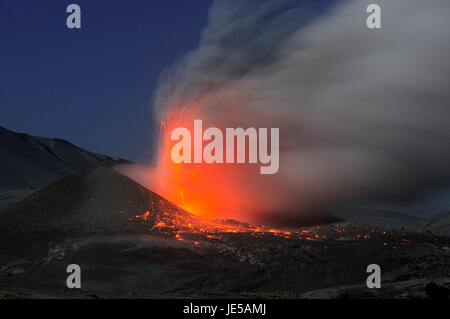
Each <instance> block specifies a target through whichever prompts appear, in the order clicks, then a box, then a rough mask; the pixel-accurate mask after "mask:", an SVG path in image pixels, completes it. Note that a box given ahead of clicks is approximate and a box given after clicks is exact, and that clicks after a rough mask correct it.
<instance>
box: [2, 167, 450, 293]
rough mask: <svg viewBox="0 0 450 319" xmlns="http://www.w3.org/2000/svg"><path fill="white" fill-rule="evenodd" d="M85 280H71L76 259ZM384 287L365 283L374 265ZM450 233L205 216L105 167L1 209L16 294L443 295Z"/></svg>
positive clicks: (6, 289)
mask: <svg viewBox="0 0 450 319" xmlns="http://www.w3.org/2000/svg"><path fill="white" fill-rule="evenodd" d="M72 263H75V264H78V265H80V267H81V269H82V288H81V289H79V290H76V289H74V290H70V289H68V288H66V276H67V274H66V267H67V265H69V264H72ZM372 263H376V264H379V265H380V266H381V269H382V283H383V285H382V288H381V289H379V290H376V291H374V290H369V289H368V288H367V287H366V286H365V282H366V279H367V276H368V274H367V273H366V267H367V265H369V264H372ZM449 265H450V238H449V237H446V236H439V235H435V234H433V233H430V232H411V231H408V230H400V229H396V230H394V229H386V228H384V227H375V226H368V225H361V224H358V223H355V222H349V221H346V222H338V223H332V224H326V225H320V226H314V227H307V228H299V229H297V230H295V231H292V230H290V231H287V230H280V229H270V228H268V227H264V226H252V225H248V224H245V223H240V222H237V221H231V220H226V221H205V220H201V219H200V218H197V217H196V216H194V215H192V214H190V213H188V212H186V211H183V210H182V209H180V208H178V207H176V206H175V205H173V204H171V203H170V202H168V201H166V200H165V199H164V198H162V197H160V196H159V195H157V194H155V193H153V192H151V191H150V190H148V189H145V188H144V187H142V186H140V185H139V184H136V183H135V182H133V181H132V180H130V179H129V178H127V177H125V176H123V175H120V174H119V173H117V172H116V171H114V170H113V169H107V168H99V169H95V170H93V171H90V172H85V173H80V174H76V175H73V176H69V177H66V178H63V179H61V180H59V181H58V182H56V183H53V184H51V185H50V186H48V187H46V188H43V189H42V190H39V191H37V192H35V193H34V194H33V195H31V196H30V197H28V198H26V199H25V200H23V201H21V202H19V203H16V204H13V205H11V206H9V207H7V208H6V209H3V210H2V211H0V296H2V297H4V298H22V297H23V298H48V297H57V298H72V297H77V298H116V297H124V298H150V297H151V298H153V297H163V298H169V297H171V298H174V297H175V298H185V297H212V298H223V297H238V298H254V297H256V298H347V297H348V298H442V297H448V292H449V289H448V278H450V266H449Z"/></svg>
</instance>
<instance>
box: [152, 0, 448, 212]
mask: <svg viewBox="0 0 450 319" xmlns="http://www.w3.org/2000/svg"><path fill="white" fill-rule="evenodd" d="M314 3H316V4H314ZM369 3H371V2H369V1H360V0H358V1H356V0H355V1H338V2H335V3H334V4H333V6H329V7H327V8H322V7H320V6H319V5H318V4H317V1H278V0H277V1H264V2H261V1H221V0H219V1H216V2H215V3H214V4H213V6H212V7H211V9H210V12H209V18H208V25H207V27H206V28H205V29H204V30H203V33H202V35H201V40H200V44H199V47H198V48H197V49H196V50H194V51H192V52H191V53H189V54H188V55H187V56H186V57H185V58H184V59H183V60H182V61H179V62H178V63H177V64H176V65H174V66H173V67H172V68H171V69H170V70H168V71H167V73H166V74H164V75H163V76H162V77H161V81H160V86H159V88H158V90H157V92H156V98H155V112H156V114H157V117H158V118H159V119H164V114H166V113H167V112H171V111H173V110H174V109H175V110H176V109H177V108H180V107H183V108H189V107H190V103H191V102H192V101H199V100H201V103H200V113H199V114H201V116H202V118H203V120H204V121H205V120H209V121H211V122H212V123H220V124H221V125H224V126H227V127H249V126H252V127H279V128H280V171H279V173H278V174H277V175H276V176H273V177H261V176H258V177H255V176H253V175H251V176H250V174H249V175H248V176H246V175H245V173H244V174H243V177H242V178H240V179H239V180H238V181H236V183H237V184H239V185H240V186H241V187H240V188H239V189H240V190H241V191H242V192H244V193H243V195H242V197H243V198H246V196H245V194H246V193H245V192H246V191H245V189H247V190H248V192H252V193H255V194H258V195H257V196H256V198H257V201H258V203H257V204H256V203H255V206H259V207H260V206H261V203H263V204H264V207H266V208H267V210H278V211H296V212H298V211H301V210H298V209H297V208H298V207H301V208H308V209H310V208H313V207H323V206H326V205H328V204H337V203H348V202H368V201H370V202H373V201H383V202H386V201H391V200H400V199H405V198H409V197H411V196H414V195H417V194H418V193H420V192H422V191H424V190H429V189H432V188H434V187H438V186H440V185H442V184H445V183H448V182H449V181H450V166H449V164H448V163H450V132H449V127H450V107H449V97H450V90H449V89H448V88H449V84H450V62H449V59H448V54H449V52H450V42H449V41H448V30H449V29H450V20H449V19H448V12H449V10H450V2H448V0H432V1H427V2H426V3H425V2H423V1H420V0H395V1H387V0H379V1H377V3H378V4H379V5H380V7H381V8H382V13H381V19H382V28H381V29H368V28H367V27H366V18H367V16H368V14H367V13H366V7H367V5H368V4H369ZM167 74H169V76H168V75H167ZM263 178H265V180H264V181H263V182H261V180H258V179H263ZM269 179H270V180H269ZM250 189H251V191H250ZM248 198H255V196H249V197H248ZM249 201H251V200H250V199H249ZM246 204H248V206H249V207H251V206H252V204H253V203H246Z"/></svg>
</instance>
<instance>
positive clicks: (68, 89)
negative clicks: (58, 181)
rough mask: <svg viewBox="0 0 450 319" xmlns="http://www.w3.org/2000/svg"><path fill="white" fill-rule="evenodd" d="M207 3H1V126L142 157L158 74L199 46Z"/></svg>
mask: <svg viewBox="0 0 450 319" xmlns="http://www.w3.org/2000/svg"><path fill="white" fill-rule="evenodd" d="M211 2H212V1H210V0H196V1H195V5H193V3H194V2H193V1H189V0H185V1H179V0H177V1H148V0H135V1H132V2H124V1H99V0H96V1H92V0H77V1H63V0H61V1H54V0H53V1H50V0H39V1H15V0H1V1H0V105H1V108H0V125H1V126H4V127H5V128H7V129H10V130H14V131H19V132H25V133H28V134H32V135H38V136H47V137H58V138H64V139H67V140H69V141H70V142H72V143H74V144H76V145H78V146H80V147H82V148H85V149H87V150H90V151H95V152H99V153H104V154H108V155H111V156H118V157H124V158H127V159H130V160H134V161H137V160H143V159H147V158H148V157H149V155H148V153H146V151H149V150H151V149H152V138H151V136H152V134H154V127H153V121H152V114H151V104H152V97H153V92H154V89H155V87H156V84H157V81H158V79H159V74H160V72H161V71H162V70H163V69H165V68H167V67H169V66H170V65H172V64H173V63H174V62H175V61H176V60H177V59H178V58H180V57H182V56H183V55H184V54H186V53H187V52H188V51H189V50H192V49H194V48H195V47H197V45H198V41H199V37H200V33H201V29H202V28H204V27H205V25H206V22H207V13H208V9H209V7H210V5H211ZM71 3H76V4H78V5H80V7H81V21H82V22H81V24H82V28H81V29H68V28H67V27H66V18H67V16H68V14H67V13H66V7H67V5H68V4H71Z"/></svg>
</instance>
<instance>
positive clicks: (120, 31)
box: [0, 0, 450, 214]
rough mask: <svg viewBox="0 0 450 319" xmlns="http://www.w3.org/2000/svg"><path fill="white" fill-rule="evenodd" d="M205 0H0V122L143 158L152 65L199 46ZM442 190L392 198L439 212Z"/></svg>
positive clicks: (412, 208)
mask: <svg viewBox="0 0 450 319" xmlns="http://www.w3.org/2000/svg"><path fill="white" fill-rule="evenodd" d="M212 2H213V1H212V0H195V1H192V0H176V1H175V0H165V1H148V0H133V1H129V2H125V1H106V0H76V1H74V0H71V1H64V0H60V1H54V0H53V1H52V0H39V1H17V0H0V126H3V127H5V128H7V129H10V130H13V131H18V132H25V133H28V134H32V135H37V136H46V137H55V138H63V139H67V140H68V141H70V142H72V143H74V144H75V145H78V146H80V147H82V148H84V149H87V150H89V151H94V152H98V153H104V154H107V155H110V156H116V157H122V158H126V159H129V160H132V161H143V160H148V159H150V158H151V156H152V155H151V152H152V150H154V147H153V145H152V143H153V141H154V137H155V132H156V130H157V129H156V128H155V127H154V123H153V119H152V100H153V94H154V90H155V88H156V86H157V83H158V80H159V77H160V74H161V71H163V70H164V69H166V68H168V67H169V66H171V65H173V63H174V62H176V61H177V60H178V59H179V58H181V57H183V56H184V55H185V54H186V53H188V52H189V51H190V50H193V49H195V48H196V47H197V46H198V42H199V38H200V35H201V30H202V29H203V28H204V27H205V26H206V24H207V15H208V9H209V7H210V6H211V4H212ZM330 2H333V1H330V0H326V1H323V2H322V3H324V4H326V3H330ZM71 3H76V4H78V5H80V6H81V11H82V28H81V29H72V30H71V29H68V28H67V27H66V18H67V16H68V14H67V13H66V7H67V5H69V4H71ZM447 194H448V189H444V190H441V191H439V192H438V193H437V194H436V193H435V192H434V191H432V192H430V194H427V195H426V196H425V198H423V199H421V200H419V202H414V203H411V204H410V205H407V206H404V205H401V206H399V207H394V208H397V209H398V210H407V211H409V212H411V213H417V214H421V213H423V212H424V211H434V212H439V211H442V210H443V208H444V207H449V205H450V204H449V202H448V195H447Z"/></svg>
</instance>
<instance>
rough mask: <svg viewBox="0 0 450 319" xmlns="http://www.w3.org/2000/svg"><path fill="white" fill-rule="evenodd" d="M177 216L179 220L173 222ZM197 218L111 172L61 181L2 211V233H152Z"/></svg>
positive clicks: (105, 170) (194, 220) (81, 175)
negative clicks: (156, 226) (157, 225)
mask: <svg viewBox="0 0 450 319" xmlns="http://www.w3.org/2000/svg"><path fill="white" fill-rule="evenodd" d="M174 215H176V216H177V218H174V217H175V216H174ZM180 219H182V220H184V221H185V223H183V224H186V225H187V224H189V223H191V224H193V223H197V219H196V218H195V216H193V215H191V214H190V213H188V212H186V211H184V210H182V209H180V208H178V207H177V206H175V205H173V204H172V203H170V202H168V201H167V200H165V199H164V198H162V197H161V196H159V195H157V194H155V193H153V192H151V191H150V190H148V189H146V188H144V187H142V186H140V185H139V184H137V183H135V182H134V181H132V180H131V179H129V178H128V177H125V176H123V175H121V174H119V173H117V172H116V171H115V170H114V169H111V168H97V169H94V170H92V171H89V172H85V173H80V174H76V175H72V176H68V177H65V178H62V179H60V180H59V181H57V182H55V183H53V184H51V185H50V186H48V187H46V188H44V189H42V190H40V191H38V192H36V193H34V194H33V195H31V196H30V197H28V198H26V199H25V200H23V201H21V202H19V203H16V204H14V205H12V206H10V207H8V208H6V209H4V210H3V211H1V212H0V230H3V231H14V232H28V231H56V232H62V233H71V234H74V233H114V232H120V233H126V232H133V233H141V232H144V233H148V232H149V230H150V229H152V227H153V226H154V224H155V222H157V221H158V222H160V221H162V220H164V221H166V223H168V224H169V226H170V221H171V220H177V221H179V220H180Z"/></svg>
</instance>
